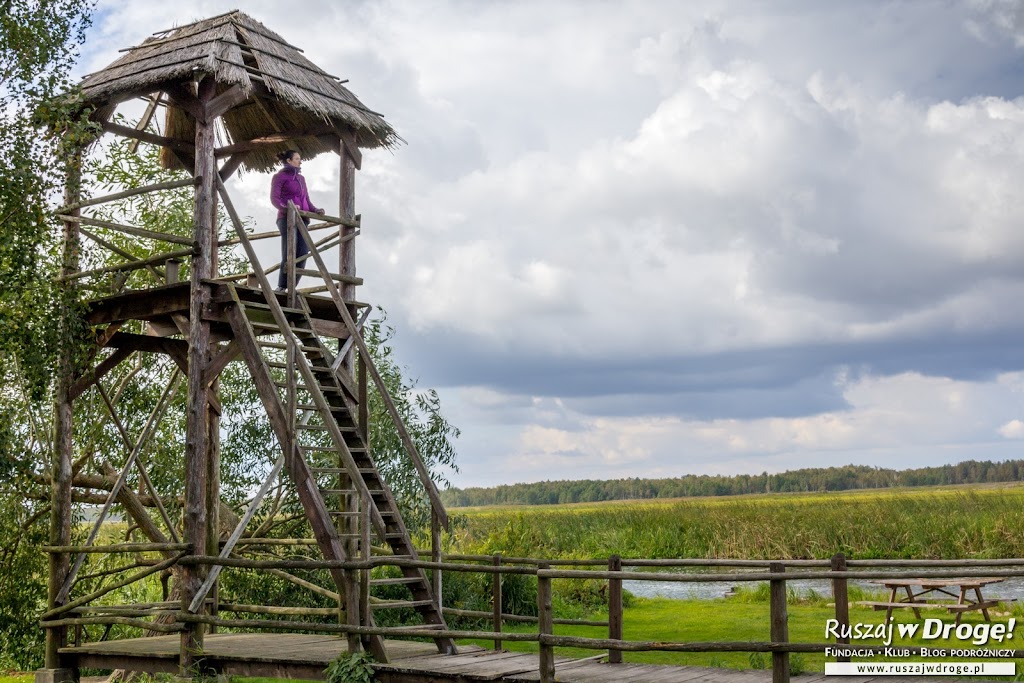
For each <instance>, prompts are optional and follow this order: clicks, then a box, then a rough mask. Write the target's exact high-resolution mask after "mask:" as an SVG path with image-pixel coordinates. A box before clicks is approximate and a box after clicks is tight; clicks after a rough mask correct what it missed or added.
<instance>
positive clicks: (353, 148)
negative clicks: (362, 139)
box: [338, 129, 363, 171]
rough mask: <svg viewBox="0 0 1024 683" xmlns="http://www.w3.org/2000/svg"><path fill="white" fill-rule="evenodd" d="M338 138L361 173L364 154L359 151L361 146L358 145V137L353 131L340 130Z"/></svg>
mask: <svg viewBox="0 0 1024 683" xmlns="http://www.w3.org/2000/svg"><path fill="white" fill-rule="evenodd" d="M338 137H339V138H340V139H341V142H342V144H343V145H344V146H345V147H344V152H345V153H346V154H348V156H349V158H351V159H352V162H353V163H354V164H355V166H356V170H357V171H361V170H362V168H363V153H362V152H360V151H359V145H358V144H356V136H355V134H354V133H353V132H352V131H351V130H348V129H346V130H339V131H338Z"/></svg>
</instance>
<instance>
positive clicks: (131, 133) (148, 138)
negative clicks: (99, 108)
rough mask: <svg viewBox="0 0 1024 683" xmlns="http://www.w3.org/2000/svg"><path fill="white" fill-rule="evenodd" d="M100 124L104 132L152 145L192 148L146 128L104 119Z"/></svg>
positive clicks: (185, 149) (183, 148) (188, 149)
mask: <svg viewBox="0 0 1024 683" xmlns="http://www.w3.org/2000/svg"><path fill="white" fill-rule="evenodd" d="M100 125H101V126H102V127H103V132H104V133H113V134H115V135H120V136H121V137H123V138H131V139H132V140H133V141H139V142H148V143H150V144H151V145H156V146H157V147H171V148H173V149H178V150H181V151H190V150H191V149H192V148H191V146H189V145H188V144H187V143H185V142H182V141H181V140H175V139H174V138H168V137H165V136H163V135H157V134H156V133H150V132H148V131H145V130H138V129H136V128H129V127H128V126H122V125H120V124H117V123H113V122H111V121H104V122H103V123H102V124H100Z"/></svg>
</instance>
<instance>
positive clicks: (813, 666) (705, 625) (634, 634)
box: [467, 598, 1014, 672]
mask: <svg viewBox="0 0 1024 683" xmlns="http://www.w3.org/2000/svg"><path fill="white" fill-rule="evenodd" d="M939 614H940V613H939V612H935V613H933V614H930V615H929V614H926V615H924V616H925V617H931V618H937V617H938V615H939ZM894 616H895V621H896V623H902V622H907V623H912V622H913V621H914V615H913V613H912V612H910V611H909V610H902V611H900V612H899V613H897V614H895V615H894ZM834 617H835V610H834V608H833V607H832V606H831V605H827V604H825V603H820V604H806V603H801V604H796V605H790V607H789V638H790V641H792V642H806V643H823V642H828V641H829V640H831V639H826V638H825V624H826V620H828V619H830V618H834ZM994 619H995V620H996V621H997V622H998V621H1002V622H1004V623H1005V621H1006V618H1005V617H1003V618H1001V619H1000V618H999V617H994ZM850 620H851V622H863V623H870V624H879V623H881V622H882V621H883V620H884V613H883V612H874V611H872V610H869V609H861V608H856V607H854V608H852V609H851V614H850ZM623 621H624V629H623V630H624V634H623V635H624V637H625V639H626V640H652V641H683V642H688V641H708V642H711V641H760V642H764V641H768V640H770V638H769V614H768V603H766V602H765V603H758V602H742V601H738V600H735V599H719V600H670V599H665V598H652V599H637V600H636V601H635V604H634V605H633V606H632V607H627V608H626V609H625V610H624V614H623ZM943 621H944V622H947V623H952V622H953V618H952V617H943ZM980 622H981V615H980V614H979V615H973V614H972V615H969V616H965V617H964V623H971V624H974V623H980ZM535 629H536V627H533V628H532V629H531V628H530V627H529V626H515V627H506V628H505V630H507V631H521V632H529V631H531V630H535ZM555 633H556V634H558V635H568V636H582V637H590V638H607V630H606V629H604V628H598V627H580V626H556V627H555ZM467 642H473V643H475V644H478V645H481V646H483V647H491V646H492V641H482V640H474V641H467ZM858 643H859V644H861V645H865V644H879V645H880V644H881V641H878V640H865V641H858ZM855 644H857V643H855ZM910 645H917V646H921V645H924V646H926V647H946V648H953V647H955V648H973V647H975V646H974V645H972V644H970V642H969V641H968V642H966V643H965V642H962V641H957V640H950V641H939V640H931V641H927V642H926V641H924V640H922V639H921V638H920V637H918V638H915V639H913V640H911V641H901V640H899V638H898V636H894V641H893V646H894V647H898V646H910ZM504 647H505V648H506V649H508V650H516V651H522V652H536V651H537V644H536V643H512V642H508V643H506V644H505V646H504ZM990 647H993V648H1004V647H1005V648H1012V647H1014V641H1008V642H1006V643H1004V644H1000V643H995V642H993V643H991V644H990ZM556 653H557V654H559V655H563V656H567V657H585V656H590V655H594V654H597V652H596V651H587V650H578V649H570V648H556ZM790 657H791V658H792V660H793V662H792V668H793V669H794V670H797V671H799V670H802V671H807V672H813V671H817V672H822V671H824V669H825V667H824V663H825V656H824V654H817V653H815V654H810V653H807V654H793V655H790ZM623 659H624V661H626V662H638V663H646V664H687V665H693V666H710V667H726V668H734V669H750V668H771V655H770V654H767V653H765V654H761V655H757V654H752V653H746V652H737V653H731V652H728V653H676V652H626V653H623ZM946 659H949V660H954V659H955V660H960V661H962V660H963V659H964V658H963V657H957V658H952V657H950V658H946ZM930 661H936V660H934V659H932V660H930Z"/></svg>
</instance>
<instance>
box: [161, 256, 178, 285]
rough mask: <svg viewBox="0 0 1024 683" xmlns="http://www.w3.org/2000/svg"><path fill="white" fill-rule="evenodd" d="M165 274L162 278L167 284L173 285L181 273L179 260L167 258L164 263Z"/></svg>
mask: <svg viewBox="0 0 1024 683" xmlns="http://www.w3.org/2000/svg"><path fill="white" fill-rule="evenodd" d="M164 268H165V271H164V272H165V275H164V279H165V281H166V282H167V284H169V285H173V284H174V283H175V282H178V280H179V279H180V274H181V261H179V260H178V259H168V261H167V263H166V264H164Z"/></svg>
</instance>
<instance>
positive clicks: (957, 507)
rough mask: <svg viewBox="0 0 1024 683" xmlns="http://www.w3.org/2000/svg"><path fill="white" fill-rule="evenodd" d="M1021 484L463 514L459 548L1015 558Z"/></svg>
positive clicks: (543, 553) (554, 553) (557, 553)
mask: <svg viewBox="0 0 1024 683" xmlns="http://www.w3.org/2000/svg"><path fill="white" fill-rule="evenodd" d="M1021 528H1024V486H1014V487H997V488H996V487H993V488H984V487H955V488H943V489H927V490H896V491H872V492H855V493H845V494H844V493H838V494H808V495H778V494H776V495H764V496H749V497H743V498H727V499H704V498H697V499H685V500H676V501H667V502H663V501H644V502H635V503H628V502H627V503H622V502H619V503H609V504H586V505H577V506H573V505H567V506H537V507H502V508H479V509H474V510H468V511H465V525H464V527H463V528H462V530H461V531H460V533H459V535H458V537H457V538H456V542H455V545H456V546H457V548H458V551H459V552H478V553H486V554H489V553H497V552H500V553H502V554H505V555H523V556H534V557H538V556H539V557H551V558H569V557H572V558H577V557H602V556H607V555H609V554H612V553H616V554H619V555H621V556H623V557H651V558H685V557H690V558H748V559H805V558H806V559H824V558H828V557H830V556H831V555H833V554H835V553H837V552H843V553H845V554H846V555H847V557H850V558H857V559H869V558H888V559H894V558H907V559H910V558H917V559H923V558H936V559H939V558H954V557H962V558H990V557H991V558H995V557H1024V535H1022V534H1020V533H1019V530H1020V529H1021Z"/></svg>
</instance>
